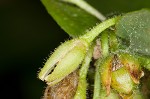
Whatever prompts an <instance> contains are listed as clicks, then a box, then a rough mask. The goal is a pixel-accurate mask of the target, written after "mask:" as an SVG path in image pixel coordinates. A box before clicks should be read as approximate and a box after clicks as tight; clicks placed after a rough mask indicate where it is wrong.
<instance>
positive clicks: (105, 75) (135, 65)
mask: <svg viewBox="0 0 150 99" xmlns="http://www.w3.org/2000/svg"><path fill="white" fill-rule="evenodd" d="M100 74H101V81H102V86H104V88H105V89H106V92H107V96H108V95H109V93H110V87H112V88H113V89H115V90H116V91H118V92H119V93H120V94H131V93H132V92H133V89H134V87H135V85H137V84H139V80H140V78H141V77H142V76H143V75H144V73H143V71H142V70H141V67H140V64H139V62H138V60H137V59H136V58H135V57H134V56H132V55H130V54H127V53H126V54H125V53H123V54H118V55H117V54H115V55H109V56H108V57H106V58H105V59H103V61H102V63H101V65H100Z"/></svg>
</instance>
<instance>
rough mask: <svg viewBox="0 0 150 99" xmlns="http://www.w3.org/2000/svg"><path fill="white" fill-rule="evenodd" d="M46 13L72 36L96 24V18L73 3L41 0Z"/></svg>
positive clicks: (76, 35) (58, 0)
mask: <svg viewBox="0 0 150 99" xmlns="http://www.w3.org/2000/svg"><path fill="white" fill-rule="evenodd" d="M42 3H43V4H44V6H45V7H46V9H47V11H48V13H49V14H50V15H51V16H52V17H53V18H54V20H55V21H56V22H57V23H58V24H59V25H60V26H61V28H62V29H63V30H64V31H65V32H67V33H68V34H69V35H70V36H72V37H78V36H80V35H82V34H84V33H85V31H86V30H87V29H89V28H91V27H93V26H95V25H96V23H97V22H99V21H98V19H97V18H96V17H94V16H92V15H90V14H89V13H87V12H86V11H84V10H82V9H80V8H78V7H77V6H75V5H72V4H69V3H65V2H62V1H60V0H42Z"/></svg>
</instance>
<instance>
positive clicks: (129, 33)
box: [116, 9, 150, 55]
mask: <svg viewBox="0 0 150 99" xmlns="http://www.w3.org/2000/svg"><path fill="white" fill-rule="evenodd" d="M116 34H117V36H119V37H121V38H122V39H125V40H126V41H128V42H129V46H128V48H129V50H130V51H133V52H137V53H140V54H143V55H150V46H149V44H150V10H148V9H142V10H139V11H135V12H130V13H127V14H125V15H124V16H122V18H121V19H120V20H119V21H118V23H117V24H116Z"/></svg>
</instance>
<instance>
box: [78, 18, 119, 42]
mask: <svg viewBox="0 0 150 99" xmlns="http://www.w3.org/2000/svg"><path fill="white" fill-rule="evenodd" d="M117 19H118V17H114V18H111V19H108V20H106V21H104V22H102V23H100V24H98V25H97V26H95V27H93V29H91V30H89V31H88V32H87V33H86V34H84V35H83V36H81V37H80V38H81V39H85V40H86V41H87V42H88V43H91V42H92V41H93V40H94V39H95V37H97V36H98V35H99V34H100V33H101V32H102V31H104V30H105V29H107V28H109V27H110V26H112V25H115V23H116V21H117Z"/></svg>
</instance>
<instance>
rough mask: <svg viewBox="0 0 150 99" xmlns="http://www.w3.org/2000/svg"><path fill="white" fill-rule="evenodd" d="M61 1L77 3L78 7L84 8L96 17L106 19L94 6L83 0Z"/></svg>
mask: <svg viewBox="0 0 150 99" xmlns="http://www.w3.org/2000/svg"><path fill="white" fill-rule="evenodd" d="M62 1H65V2H69V3H72V4H75V5H77V6H78V7H80V8H81V9H83V10H85V11H86V12H88V13H90V14H91V15H93V16H95V17H96V18H98V19H99V20H101V21H104V20H106V17H105V16H104V15H103V14H101V13H100V12H99V11H97V10H96V9H95V8H93V7H92V6H91V5H89V4H88V3H87V2H85V1H84V0H62Z"/></svg>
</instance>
